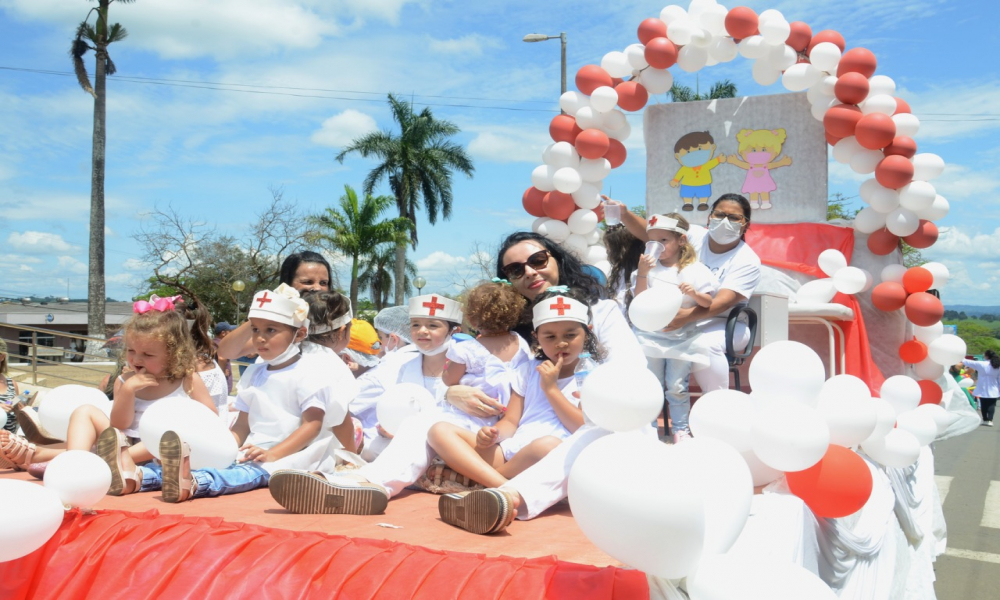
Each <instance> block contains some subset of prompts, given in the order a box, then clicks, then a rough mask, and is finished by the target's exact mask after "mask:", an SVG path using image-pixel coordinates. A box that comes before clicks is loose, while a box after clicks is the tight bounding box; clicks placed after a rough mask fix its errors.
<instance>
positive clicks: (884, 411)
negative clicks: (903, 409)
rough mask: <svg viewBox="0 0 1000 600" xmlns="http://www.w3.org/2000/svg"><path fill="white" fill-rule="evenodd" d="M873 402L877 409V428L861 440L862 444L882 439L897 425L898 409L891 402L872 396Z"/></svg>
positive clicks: (873, 406)
mask: <svg viewBox="0 0 1000 600" xmlns="http://www.w3.org/2000/svg"><path fill="white" fill-rule="evenodd" d="M871 403H872V408H873V409H874V410H875V429H873V430H872V433H871V435H869V436H868V438H867V439H864V440H862V441H861V445H862V446H864V445H865V444H867V443H868V442H870V441H872V440H881V439H882V438H884V437H885V436H886V435H887V434H888V433H889V432H890V431H892V428H893V427H895V426H896V409H895V408H893V407H892V405H891V404H889V403H888V402H886V401H885V400H883V399H881V398H872V399H871Z"/></svg>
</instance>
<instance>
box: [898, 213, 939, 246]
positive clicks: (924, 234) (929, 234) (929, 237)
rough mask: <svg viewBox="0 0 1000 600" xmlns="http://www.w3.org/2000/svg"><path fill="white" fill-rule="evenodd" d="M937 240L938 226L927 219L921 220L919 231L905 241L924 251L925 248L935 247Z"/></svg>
mask: <svg viewBox="0 0 1000 600" xmlns="http://www.w3.org/2000/svg"><path fill="white" fill-rule="evenodd" d="M937 239H938V228H937V225H935V224H934V223H932V222H930V221H928V220H927V219H920V225H919V226H918V227H917V230H916V231H914V232H913V233H911V234H910V235H908V236H906V237H904V238H903V241H904V242H906V243H907V244H909V245H911V246H913V247H914V248H917V249H918V250H923V249H924V248H930V247H931V246H933V245H934V242H936V241H937Z"/></svg>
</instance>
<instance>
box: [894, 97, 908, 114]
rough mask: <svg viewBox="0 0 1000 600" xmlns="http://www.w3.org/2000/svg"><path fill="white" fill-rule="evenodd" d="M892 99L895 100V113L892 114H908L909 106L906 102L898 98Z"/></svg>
mask: <svg viewBox="0 0 1000 600" xmlns="http://www.w3.org/2000/svg"><path fill="white" fill-rule="evenodd" d="M893 97H894V98H895V99H896V112H894V113H892V114H894V115H898V114H899V113H908V112H910V105H909V104H908V103H907V102H906V100H903V99H902V98H900V97H899V96H893Z"/></svg>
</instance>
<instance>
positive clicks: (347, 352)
mask: <svg viewBox="0 0 1000 600" xmlns="http://www.w3.org/2000/svg"><path fill="white" fill-rule="evenodd" d="M381 348H382V344H381V343H380V342H379V339H378V334H377V333H375V328H374V327H372V326H371V324H370V323H369V322H368V321H362V320H361V319H354V320H352V321H351V341H350V342H348V344H347V348H344V349H343V350H342V351H341V352H340V357H341V358H342V359H343V360H344V362H345V363H347V366H348V367H350V369H351V371H352V372H353V373H354V376H355V377H360V376H361V375H363V374H364V373H365V371H367V370H368V369H371V368H374V367H375V366H376V365H378V360H379V358H378V356H379V351H380V350H381Z"/></svg>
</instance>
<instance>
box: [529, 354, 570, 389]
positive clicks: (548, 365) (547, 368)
mask: <svg viewBox="0 0 1000 600" xmlns="http://www.w3.org/2000/svg"><path fill="white" fill-rule="evenodd" d="M535 368H536V369H537V370H538V374H539V375H540V376H541V384H542V389H543V390H544V389H551V388H554V387H558V381H559V372H560V371H562V368H563V357H562V356H561V355H560V356H559V358H558V359H556V362H555V364H552V361H551V360H547V361H545V362H543V363H542V364H540V365H538V366H537V367H535Z"/></svg>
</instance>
